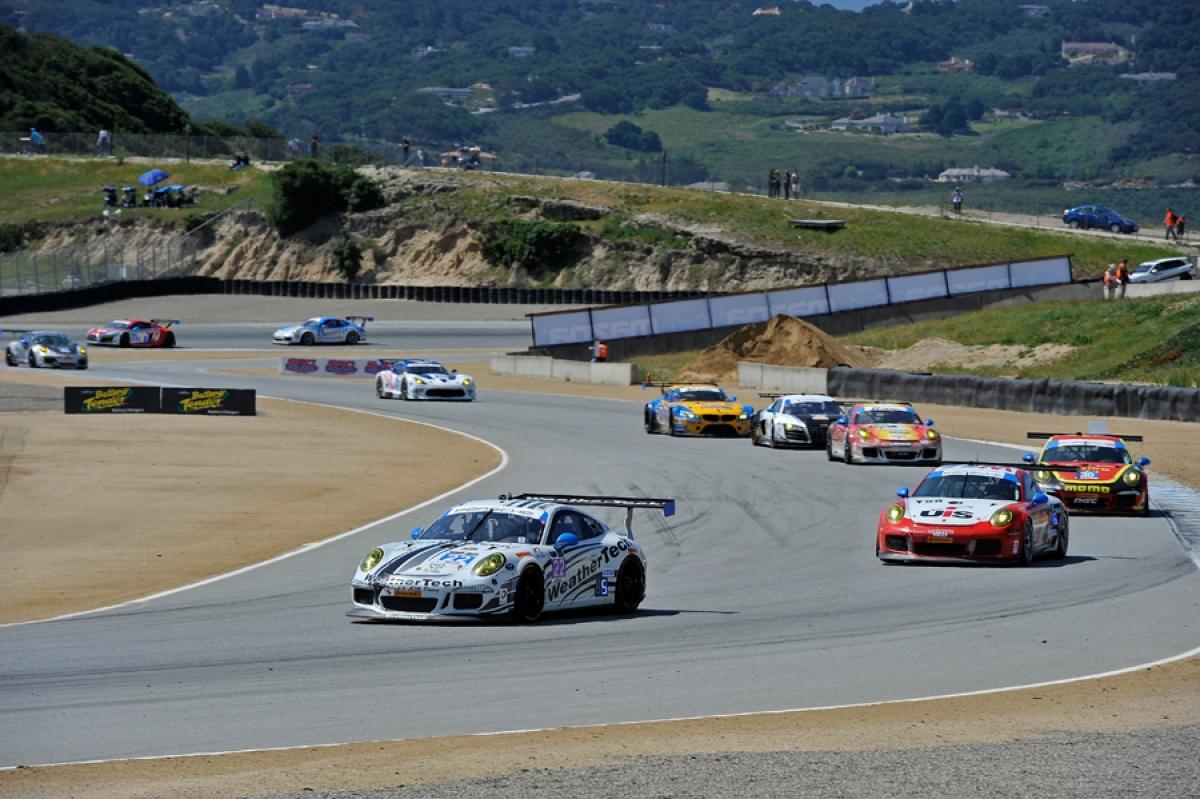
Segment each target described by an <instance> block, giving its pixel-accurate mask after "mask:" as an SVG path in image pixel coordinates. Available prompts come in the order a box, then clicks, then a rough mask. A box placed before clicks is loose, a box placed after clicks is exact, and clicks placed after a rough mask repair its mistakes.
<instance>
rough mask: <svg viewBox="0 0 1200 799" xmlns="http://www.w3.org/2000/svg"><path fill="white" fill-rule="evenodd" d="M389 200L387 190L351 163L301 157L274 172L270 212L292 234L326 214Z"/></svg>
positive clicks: (363, 208)
mask: <svg viewBox="0 0 1200 799" xmlns="http://www.w3.org/2000/svg"><path fill="white" fill-rule="evenodd" d="M385 203H386V201H385V199H384V196H383V190H382V189H381V188H380V187H379V184H377V183H376V182H375V181H373V180H371V179H370V178H367V177H364V176H362V175H359V174H358V173H356V172H355V171H354V170H352V169H350V168H349V167H333V168H330V167H326V166H324V165H322V164H320V163H319V162H317V161H315V160H313V159H311V158H301V159H299V160H296V161H292V162H290V163H288V164H286V165H285V166H284V167H283V168H282V169H280V170H278V171H276V172H273V173H272V174H271V202H270V204H269V206H268V208H267V215H268V217H269V218H270V220H271V223H272V224H273V225H274V226H275V229H276V230H278V231H279V234H280V235H281V236H289V235H291V234H292V233H295V232H297V231H300V230H303V229H304V228H306V227H308V226H309V225H311V224H312V223H314V222H316V221H317V220H318V219H320V218H321V217H322V216H325V215H326V214H336V213H341V212H342V211H346V210H350V211H369V210H370V209H372V208H379V207H380V206H382V205H384V204H385Z"/></svg>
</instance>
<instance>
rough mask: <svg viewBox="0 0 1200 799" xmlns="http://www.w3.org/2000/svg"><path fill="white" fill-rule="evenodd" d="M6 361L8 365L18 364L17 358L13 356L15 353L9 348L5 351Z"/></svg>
mask: <svg viewBox="0 0 1200 799" xmlns="http://www.w3.org/2000/svg"><path fill="white" fill-rule="evenodd" d="M4 363H5V364H6V365H8V366H16V365H17V359H16V358H14V357H13V354H12V353H11V352H9V351H8V350H5V351H4Z"/></svg>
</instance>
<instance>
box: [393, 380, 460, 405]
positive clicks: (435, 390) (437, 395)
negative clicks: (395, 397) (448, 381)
mask: <svg viewBox="0 0 1200 799" xmlns="http://www.w3.org/2000/svg"><path fill="white" fill-rule="evenodd" d="M408 393H409V396H410V397H412V398H413V399H414V400H427V399H428V400H457V401H459V402H470V401H472V400H474V399H475V386H474V385H470V386H453V385H444V384H443V385H438V384H436V383H432V384H430V383H426V384H424V385H413V386H410V387H409V389H408Z"/></svg>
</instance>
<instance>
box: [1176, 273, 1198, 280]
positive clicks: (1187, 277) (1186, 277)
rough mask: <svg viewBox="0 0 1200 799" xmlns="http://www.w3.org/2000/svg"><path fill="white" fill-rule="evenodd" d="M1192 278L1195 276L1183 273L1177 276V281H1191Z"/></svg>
mask: <svg viewBox="0 0 1200 799" xmlns="http://www.w3.org/2000/svg"><path fill="white" fill-rule="evenodd" d="M1194 277H1195V275H1193V274H1192V273H1191V272H1184V273H1183V274H1182V275H1180V276H1179V279H1180V280H1191V279H1192V278H1194Z"/></svg>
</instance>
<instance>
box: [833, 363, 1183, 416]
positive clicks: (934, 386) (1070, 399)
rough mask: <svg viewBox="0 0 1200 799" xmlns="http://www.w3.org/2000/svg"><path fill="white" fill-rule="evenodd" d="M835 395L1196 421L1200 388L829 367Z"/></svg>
mask: <svg viewBox="0 0 1200 799" xmlns="http://www.w3.org/2000/svg"><path fill="white" fill-rule="evenodd" d="M827 380H828V389H829V393H830V394H832V395H834V396H835V397H837V396H840V397H878V398H880V399H884V398H889V399H897V400H904V401H908V402H932V403H937V404H941V405H960V406H966V407H970V408H998V409H1000V410H1008V411H1032V412H1035V413H1054V414H1063V415H1066V416H1125V417H1132V418H1141V419H1167V420H1175V421H1182V422H1200V389H1195V388H1173V387H1170V386H1145V385H1133V384H1127V383H1083V382H1079V381H1074V380H1053V379H1049V378H1047V379H1045V380H1020V379H1015V380H1014V379H1009V378H1002V377H974V376H972V375H931V374H913V373H910V372H896V371H892V370H888V369H849V368H842V367H838V368H835V369H830V370H829V371H828V375H827Z"/></svg>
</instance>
